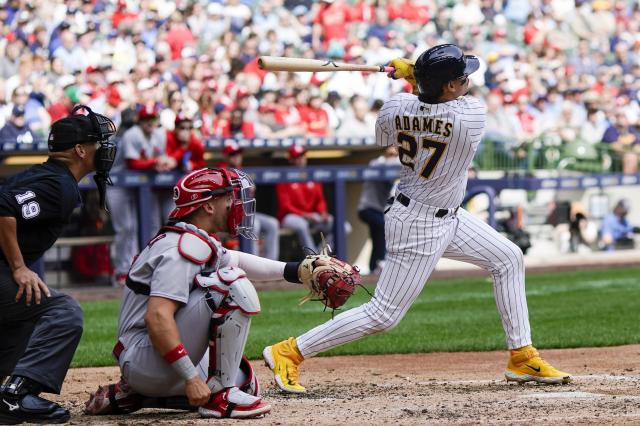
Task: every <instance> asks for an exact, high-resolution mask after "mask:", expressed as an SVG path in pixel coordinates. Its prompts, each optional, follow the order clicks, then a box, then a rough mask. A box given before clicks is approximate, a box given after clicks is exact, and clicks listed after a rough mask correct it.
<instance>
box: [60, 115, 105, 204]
mask: <svg viewBox="0 0 640 426" xmlns="http://www.w3.org/2000/svg"><path fill="white" fill-rule="evenodd" d="M80 110H85V111H86V112H87V114H86V115H83V114H78V111H80ZM115 133H116V126H115V124H113V121H111V120H110V119H109V118H108V117H105V116H104V115H102V114H96V113H94V112H93V111H92V110H91V108H89V107H88V106H86V105H77V106H76V107H75V108H73V110H72V111H71V114H70V115H69V116H68V117H65V118H63V119H61V120H58V121H56V122H55V123H53V124H52V125H51V132H50V133H49V139H48V143H49V151H51V152H55V151H64V150H66V149H69V148H73V147H74V146H75V145H76V144H84V143H96V142H98V143H99V144H100V147H99V148H98V149H97V150H96V153H95V156H94V159H93V163H94V168H95V170H96V173H95V174H94V175H93V180H94V181H95V183H96V186H97V187H98V192H99V194H100V207H101V208H102V209H104V210H107V207H106V197H105V196H106V191H107V185H113V182H111V179H110V178H109V170H111V167H112V166H113V161H114V160H115V158H116V145H115V144H114V143H113V142H112V141H111V140H110V139H111V137H112V136H113V135H114V134H115Z"/></svg>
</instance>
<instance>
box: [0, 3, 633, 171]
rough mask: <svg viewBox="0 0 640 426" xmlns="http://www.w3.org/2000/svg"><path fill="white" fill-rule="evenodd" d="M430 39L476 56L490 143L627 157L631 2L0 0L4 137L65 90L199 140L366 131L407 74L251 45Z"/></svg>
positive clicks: (305, 48) (355, 52) (326, 51)
mask: <svg viewBox="0 0 640 426" xmlns="http://www.w3.org/2000/svg"><path fill="white" fill-rule="evenodd" d="M441 42H455V43H458V44H459V45H461V46H463V47H464V48H465V49H466V50H468V51H469V52H470V53H473V54H476V55H478V56H479V57H480V59H481V62H482V68H481V70H480V72H478V73H475V74H474V75H472V80H473V83H475V89H473V90H474V92H475V93H476V94H478V95H481V96H482V97H484V98H485V100H486V102H487V104H488V107H489V120H488V126H487V138H488V139H490V140H492V141H494V142H496V144H497V146H498V147H499V148H500V149H506V150H507V151H509V152H515V151H517V148H518V147H519V146H521V145H522V144H523V143H525V142H528V141H531V140H532V139H534V138H536V137H539V136H540V135H545V136H549V137H550V138H555V140H556V141H572V140H576V139H580V140H581V141H584V142H585V143H588V144H597V143H600V142H604V143H609V144H612V145H611V146H612V147H615V148H616V150H617V151H619V152H620V153H621V157H624V155H627V157H628V158H627V159H626V160H621V162H625V164H626V166H625V167H626V169H625V170H626V171H634V170H635V167H637V154H636V148H637V147H638V146H639V130H638V117H639V116H640V106H639V93H640V92H639V89H640V6H639V2H637V1H633V0H631V1H629V0H618V1H608V0H594V1H585V0H533V1H525V0H504V1H500V0H498V1H493V0H461V1H455V2H454V1H450V0H386V1H385V0H373V1H372V0H353V1H346V0H333V1H327V0H325V1H321V2H312V1H305V0H265V1H255V0H242V1H241V0H226V1H223V2H216V1H204V0H200V1H185V0H178V1H175V2H174V1H168V0H142V1H127V0H116V1H113V0H110V1H105V0H68V1H64V2H63V1H51V0H3V1H1V2H0V128H2V132H1V133H0V139H1V140H11V139H12V140H14V141H16V140H17V141H18V142H21V143H29V142H31V141H33V140H34V139H37V138H41V137H43V136H45V135H46V133H47V130H48V126H49V124H50V123H51V122H52V121H55V120H57V119H58V118H60V117H62V116H64V115H65V114H66V113H67V112H69V111H70V110H71V107H72V106H73V104H74V103H77V102H82V103H87V104H89V105H90V106H91V107H93V108H94V109H95V110H96V111H100V112H102V113H106V114H107V115H109V116H111V117H112V118H113V119H114V120H116V122H118V123H122V124H123V125H124V126H125V128H126V127H128V126H130V125H131V122H132V121H135V117H136V115H135V114H127V113H126V112H127V110H129V109H133V110H139V109H140V108H141V106H145V107H153V108H156V109H157V111H158V114H159V124H160V125H161V126H162V127H163V128H165V129H168V130H173V129H174V126H175V122H176V121H175V118H176V117H177V116H178V115H180V114H184V115H185V116H187V117H188V118H190V119H192V120H193V128H194V131H195V132H196V133H197V134H198V135H199V136H200V137H203V138H208V137H230V136H234V137H244V138H252V137H285V136H292V135H311V136H353V137H361V136H362V137H364V136H370V135H372V133H373V129H374V127H373V125H372V123H373V121H374V119H375V113H376V110H377V108H379V107H380V105H381V102H382V100H384V99H386V98H388V97H389V96H390V95H392V94H393V93H396V92H399V91H402V90H407V89H408V87H407V85H406V84H405V83H404V82H403V81H391V80H389V79H388V78H386V76H385V75H383V74H379V73H371V74H365V73H359V72H353V73H350V72H346V73H344V72H343V73H325V74H312V73H306V74H305V73H296V74H287V73H279V74H273V73H265V72H263V71H261V70H260V69H259V68H258V67H257V57H258V56H259V55H274V56H299V57H307V58H332V59H336V60H345V61H350V62H366V63H373V64H382V63H385V62H388V61H389V60H390V59H392V58H394V57H399V56H402V57H408V58H415V57H416V56H417V55H419V53H421V52H422V51H423V50H425V49H426V48H428V47H430V46H432V45H434V44H437V43H441ZM549 140H551V139H549ZM631 156H633V157H634V158H630V157H631ZM634 160H635V163H634Z"/></svg>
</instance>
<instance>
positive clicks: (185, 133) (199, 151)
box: [167, 114, 205, 173]
mask: <svg viewBox="0 0 640 426" xmlns="http://www.w3.org/2000/svg"><path fill="white" fill-rule="evenodd" d="M167 155H168V156H169V157H172V158H173V159H174V160H175V161H176V164H177V167H178V168H179V169H180V170H181V171H182V172H183V173H188V172H190V171H192V170H198V169H201V168H203V167H204V166H205V162H204V144H203V143H202V140H200V138H198V137H197V136H196V134H195V132H194V131H193V120H192V119H191V118H189V117H187V116H186V115H184V114H179V115H178V116H177V117H176V120H175V127H174V129H173V130H167Z"/></svg>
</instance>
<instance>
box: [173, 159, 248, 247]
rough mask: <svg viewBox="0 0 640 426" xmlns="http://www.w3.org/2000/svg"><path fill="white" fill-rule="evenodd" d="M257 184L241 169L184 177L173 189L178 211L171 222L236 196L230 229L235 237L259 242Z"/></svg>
mask: <svg viewBox="0 0 640 426" xmlns="http://www.w3.org/2000/svg"><path fill="white" fill-rule="evenodd" d="M254 192H255V185H254V183H253V180H251V178H250V177H249V175H247V174H246V173H244V172H242V171H240V170H237V169H228V170H226V169H209V168H205V169H200V170H195V171H193V172H191V173H189V174H187V175H185V176H183V177H181V178H180V180H179V181H178V183H176V186H174V187H173V200H174V201H175V203H176V208H175V209H174V210H173V211H172V212H171V214H170V215H169V219H180V218H183V217H185V216H187V215H189V214H191V213H193V212H194V211H196V210H198V209H199V208H200V207H201V206H202V205H203V204H204V203H205V202H207V201H209V200H211V199H214V198H217V197H220V196H222V195H226V194H229V193H232V194H233V201H232V202H231V207H230V210H229V215H228V217H227V228H228V229H227V230H228V232H229V234H231V235H234V236H235V235H241V236H243V237H245V238H248V239H251V240H255V239H257V237H256V235H255V234H254V232H253V221H254V218H255V211H256V200H255V198H253V194H254Z"/></svg>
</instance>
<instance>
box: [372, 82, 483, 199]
mask: <svg viewBox="0 0 640 426" xmlns="http://www.w3.org/2000/svg"><path fill="white" fill-rule="evenodd" d="M485 120H486V108H485V105H484V104H483V103H482V102H481V101H480V100H479V99H476V98H474V97H471V96H461V97H459V98H458V99H456V100H453V101H449V102H445V103H441V104H427V103H424V102H421V101H420V100H418V97H417V96H415V95H412V94H410V93H400V94H398V95H395V96H393V97H392V98H391V99H389V100H388V101H386V102H385V103H384V105H383V106H382V109H381V110H380V113H379V114H378V119H377V121H376V142H377V143H378V145H381V146H389V145H394V144H395V145H397V146H398V150H399V152H400V161H401V162H402V164H403V166H404V167H403V168H402V171H401V172H400V183H399V184H398V191H399V192H402V193H403V194H405V195H406V196H407V197H409V198H412V199H414V200H416V201H419V202H421V203H424V204H427V205H430V206H434V207H439V208H455V207H458V206H459V205H460V203H462V199H463V198H464V193H465V190H466V187H467V169H468V168H469V165H470V164H471V161H472V160H473V156H474V155H475V152H476V149H477V148H478V144H479V143H480V139H481V137H482V133H483V132H484V127H485Z"/></svg>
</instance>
